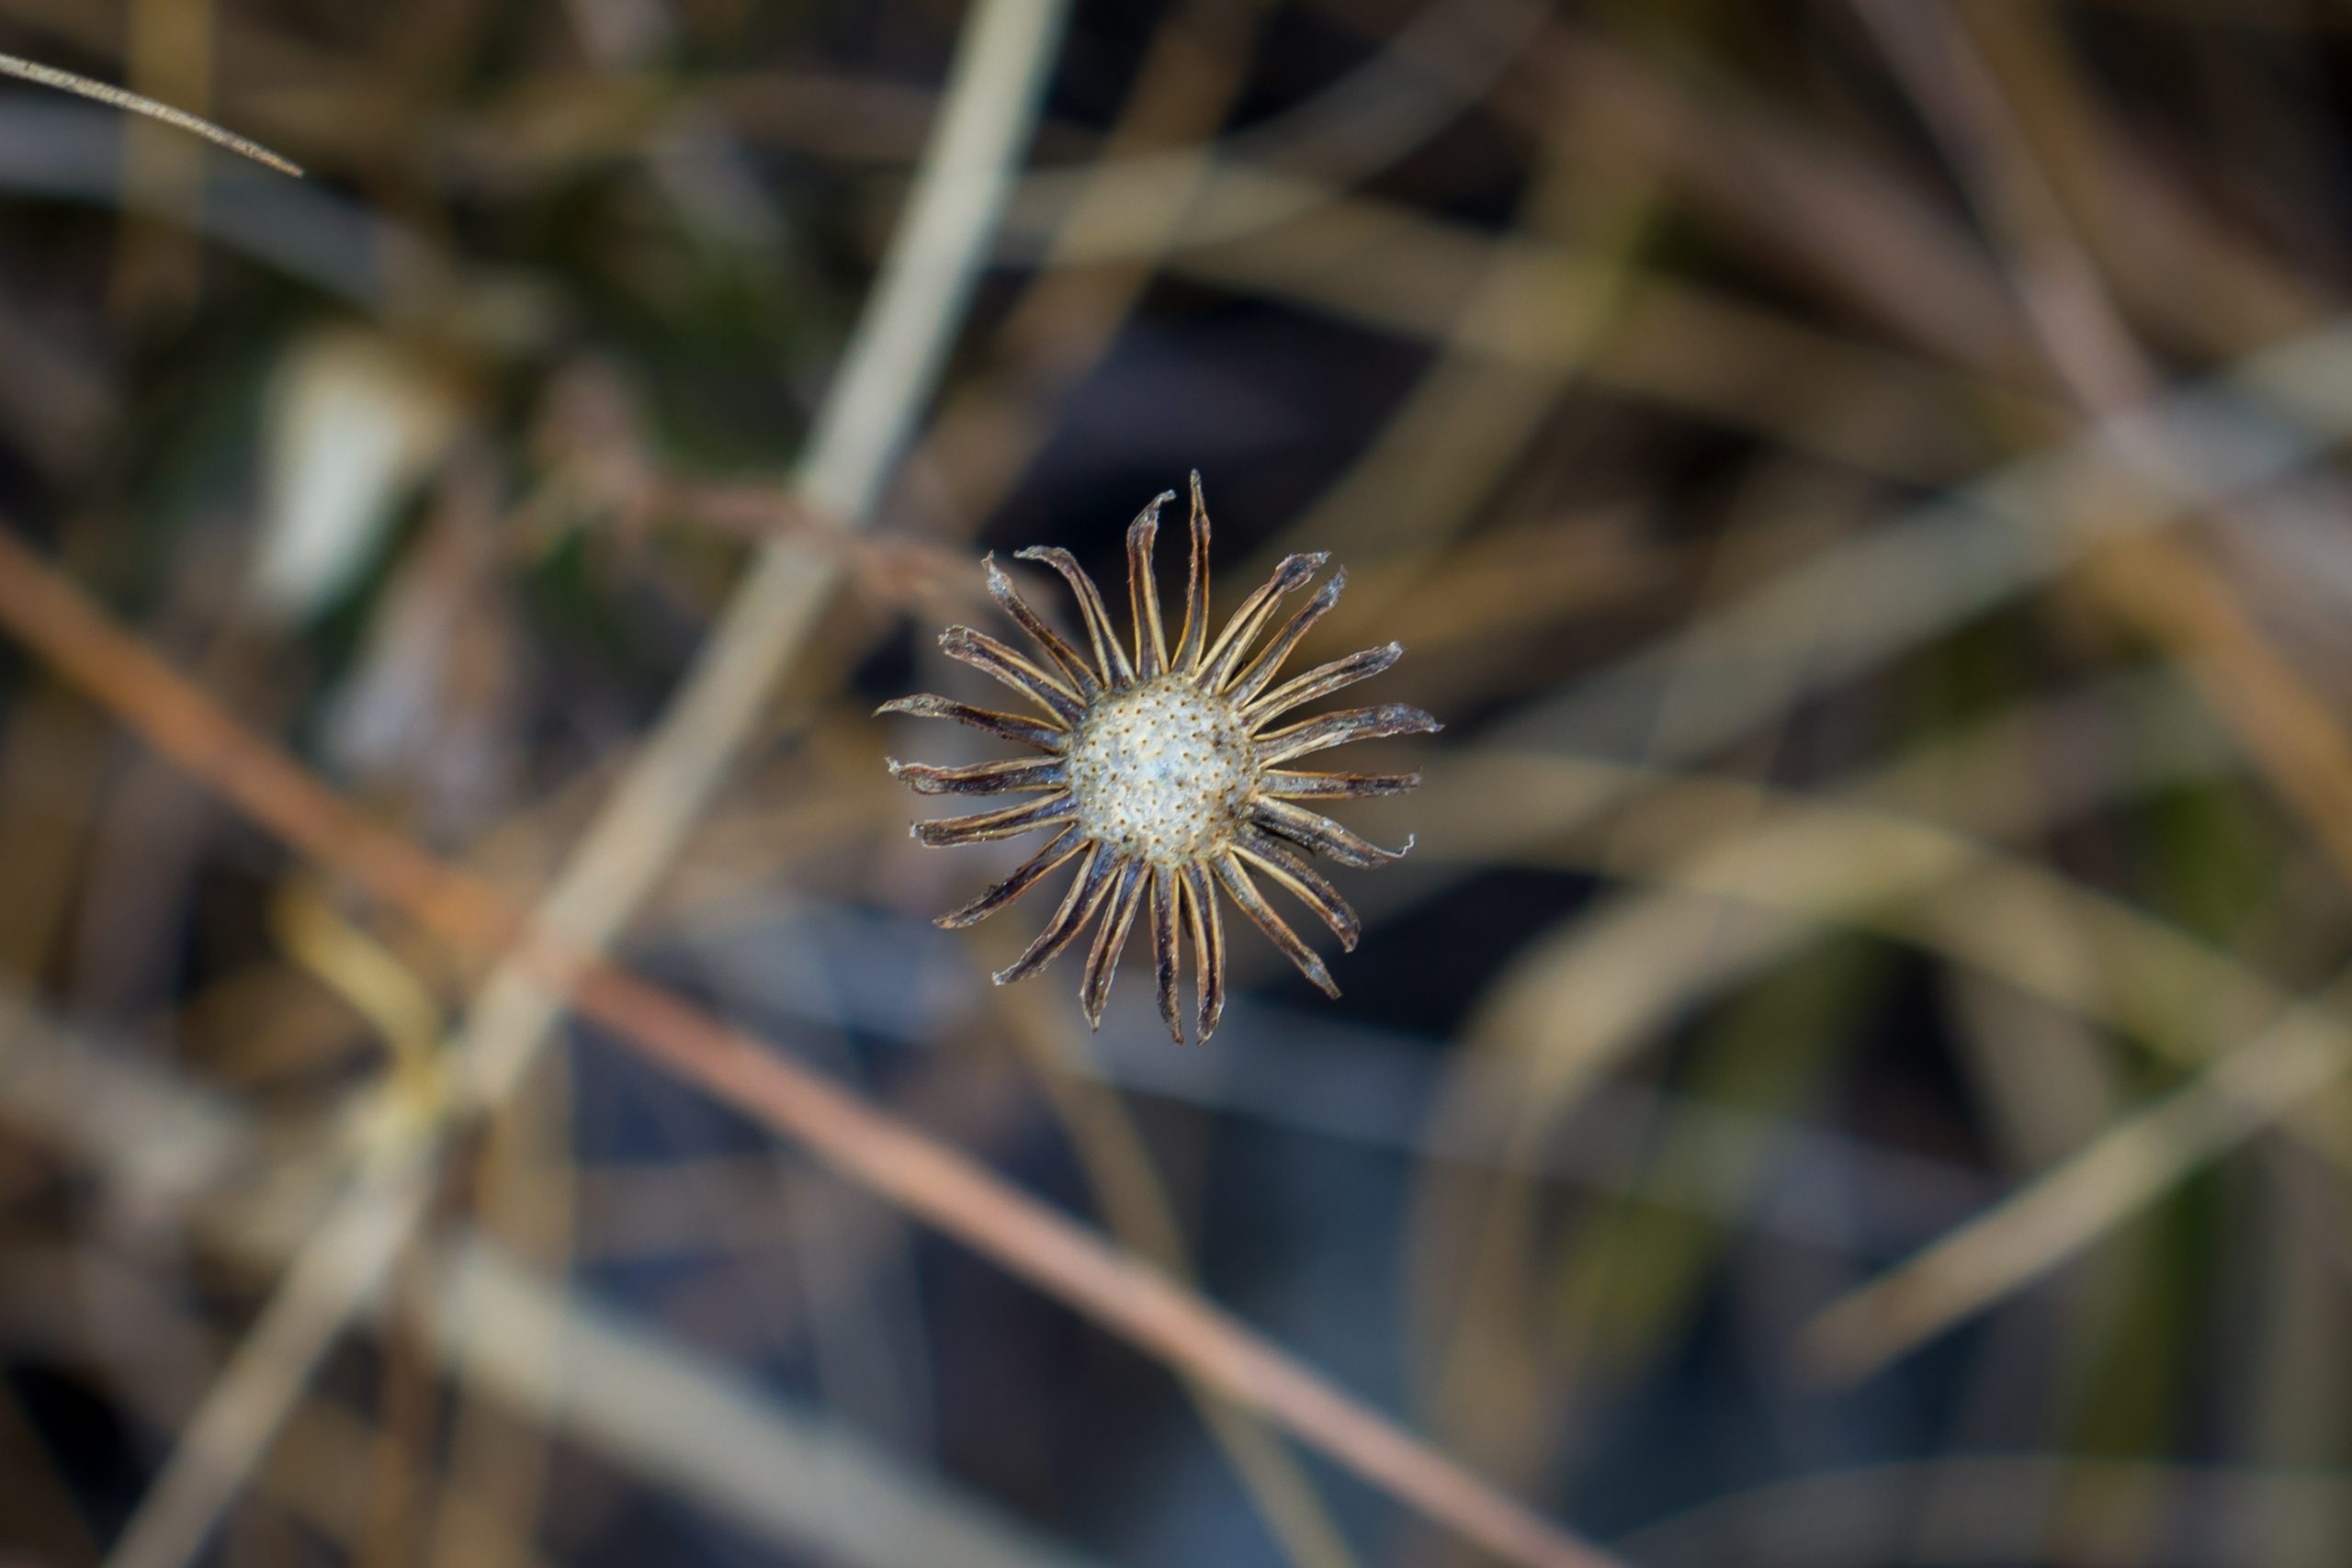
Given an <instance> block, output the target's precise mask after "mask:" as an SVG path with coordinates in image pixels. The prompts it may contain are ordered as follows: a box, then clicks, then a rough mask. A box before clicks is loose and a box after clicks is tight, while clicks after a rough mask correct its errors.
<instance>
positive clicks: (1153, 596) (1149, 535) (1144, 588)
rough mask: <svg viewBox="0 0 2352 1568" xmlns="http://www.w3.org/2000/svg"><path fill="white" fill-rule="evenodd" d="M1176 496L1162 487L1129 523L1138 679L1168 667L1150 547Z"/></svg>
mask: <svg viewBox="0 0 2352 1568" xmlns="http://www.w3.org/2000/svg"><path fill="white" fill-rule="evenodd" d="M1175 499H1176V492H1175V491H1172V490H1167V491H1160V492H1159V494H1158V495H1155V496H1153V497H1152V498H1151V504H1150V505H1149V506H1147V507H1145V508H1144V509H1143V511H1141V512H1140V513H1136V520H1135V521H1134V522H1132V523H1130V524H1128V525H1127V609H1128V613H1129V614H1130V615H1133V616H1134V617H1135V623H1136V680H1138V681H1148V680H1150V679H1152V678H1153V677H1154V676H1156V675H1159V673H1160V672H1161V671H1165V670H1166V669H1167V668H1168V633H1167V630H1166V628H1164V627H1163V626H1161V625H1160V624H1159V581H1158V580H1157V578H1156V577H1155V576H1154V575H1153V573H1152V568H1151V547H1152V544H1153V541H1155V540H1156V539H1158V538H1159V509H1160V508H1161V507H1163V506H1165V505H1167V504H1168V503H1169V502H1171V501H1173V500H1175Z"/></svg>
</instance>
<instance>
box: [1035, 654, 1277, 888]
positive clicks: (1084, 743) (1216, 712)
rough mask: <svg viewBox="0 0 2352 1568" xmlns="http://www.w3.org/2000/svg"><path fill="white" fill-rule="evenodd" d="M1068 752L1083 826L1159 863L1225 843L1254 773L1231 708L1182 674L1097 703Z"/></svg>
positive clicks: (1110, 842) (1073, 793) (1245, 740)
mask: <svg viewBox="0 0 2352 1568" xmlns="http://www.w3.org/2000/svg"><path fill="white" fill-rule="evenodd" d="M1068 755H1069V787H1070V795H1071V796H1072V798H1073V799H1074V800H1075V801H1076V803H1077V806H1078V830H1079V831H1080V833H1081V834H1083V835H1085V836H1086V837H1088V838H1091V839H1096V840H1101V841H1102V842H1103V843H1104V844H1106V845H1109V846H1111V847H1112V848H1114V850H1117V851H1118V852H1121V853H1123V854H1126V855H1133V856H1138V857H1140V858H1142V859H1144V860H1148V861H1153V862H1156V863H1161V864H1166V863H1171V862H1175V861H1182V860H1190V859H1193V858H1194V857H1195V856H1197V855H1199V854H1200V853H1202V852H1204V851H1205V850H1207V849H1209V848H1210V847H1211V846H1213V845H1214V844H1216V843H1217V842H1218V841H1220V840H1222V839H1223V838H1224V837H1225V836H1226V834H1227V832H1229V831H1230V830H1231V828H1232V824H1233V817H1234V813H1235V811H1236V810H1238V808H1239V807H1240V805H1241V802H1242V799H1243V797H1244V796H1245V795H1248V793H1249V790H1250V785H1251V784H1254V783H1255V782H1256V780H1257V774H1258V765H1257V762H1256V760H1255V755H1254V750H1253V748H1252V747H1251V745H1250V737H1249V734H1248V732H1247V731H1246V730H1244V729H1243V728H1242V727H1241V722H1240V720H1239V719H1238V718H1237V717H1236V716H1235V715H1234V712H1233V705H1231V704H1230V703H1227V701H1225V699H1223V698H1222V697H1217V696H1213V695H1211V694H1208V693H1206V692H1204V691H1202V690H1201V689H1200V688H1199V687H1198V686H1195V685H1193V683H1192V682H1190V681H1187V680H1185V679H1184V678H1183V677H1182V676H1178V675H1165V676H1161V677H1160V678H1159V679H1158V680H1156V681H1148V682H1145V683H1144V684H1142V685H1140V686H1135V687H1131V688H1130V689H1128V690H1126V691H1124V692H1114V693H1109V694H1105V695H1103V696H1102V697H1100V698H1098V699H1096V701H1095V703H1094V705H1093V706H1092V707H1091V708H1090V709H1089V710H1088V711H1087V713H1086V715H1085V716H1083V717H1081V718H1080V720H1079V723H1078V733H1077V736H1076V738H1075V739H1073V740H1072V741H1071V743H1070V747H1069V753H1068Z"/></svg>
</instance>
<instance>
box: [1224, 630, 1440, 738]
mask: <svg viewBox="0 0 2352 1568" xmlns="http://www.w3.org/2000/svg"><path fill="white" fill-rule="evenodd" d="M1404 656H1405V645H1404V644H1403V643H1401V642H1392V643H1390V644H1388V645H1387V646H1386V647H1385V648H1367V649H1364V650H1363V652H1362V653H1351V654H1349V655H1348V656H1347V657H1346V658H1345V659H1334V660H1331V662H1330V663H1329V664H1318V665H1317V666H1316V667H1315V668H1314V669H1312V670H1309V671H1307V672H1306V674H1304V675H1301V676H1299V677H1297V678H1296V679H1295V680H1291V681H1285V682H1283V683H1282V684H1281V685H1279V686H1277V687H1275V688H1274V689H1273V690H1272V691H1271V692H1269V693H1267V694H1265V695H1264V696H1262V697H1260V698H1259V699H1258V700H1257V701H1255V702H1252V703H1247V704H1244V705H1243V706H1242V709H1241V720H1242V722H1243V723H1244V724H1247V725H1250V727H1251V728H1255V727H1257V726H1259V725H1261V724H1263V723H1265V722H1266V720H1268V719H1270V718H1272V717H1273V716H1275V715H1277V714H1283V713H1288V712H1289V711H1290V710H1291V709H1293V708H1295V707H1298V706H1300V705H1304V704H1306V703H1311V702H1313V701H1315V699H1316V698H1317V697H1328V696H1329V695H1330V694H1332V693H1334V692H1336V691H1340V690H1341V689H1342V688H1344V687H1348V686H1352V685H1354V684H1355V683H1356V682H1358V681H1368V680H1370V679H1371V678H1372V677H1373V676H1374V675H1377V674H1379V673H1380V672H1381V671H1384V670H1385V669H1387V668H1388V667H1389V666H1390V665H1392V664H1395V663H1396V662H1397V660H1399V659H1402V658H1403V657H1404Z"/></svg>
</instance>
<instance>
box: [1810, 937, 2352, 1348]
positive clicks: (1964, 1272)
mask: <svg viewBox="0 0 2352 1568" xmlns="http://www.w3.org/2000/svg"><path fill="white" fill-rule="evenodd" d="M2324 1005H2325V1006H2327V1007H2329V1008H2332V1009H2336V1010H2341V1009H2343V1008H2344V1007H2346V1006H2347V1005H2352V982H2346V981H2339V982H2338V983H2337V984H2336V985H2335V986H2334V987H2331V988H2330V989H2329V991H2328V993H2327V995H2326V997H2325V998H2324ZM2347 1072H2352V1049H2347V1048H2346V1040H2345V1037H2344V1033H2343V1031H2342V1029H2341V1028H2340V1027H2336V1028H2331V1027H2329V1026H2328V1023H2327V1022H2326V1021H2323V1020H2322V1019H2319V1018H2316V1017H2314V1016H2312V1014H2310V1013H2300V1014H2298V1015H2297V1016H2294V1017H2292V1018H2290V1019H2288V1020H2287V1021H2284V1022H2282V1023H2280V1024H2279V1025H2278V1027H2276V1028H2274V1029H2272V1030H2269V1031H2267V1032H2265V1033H2264V1034H2263V1035H2261V1036H2260V1037H2259V1038H2258V1039H2256V1040H2255V1041H2253V1042H2251V1043H2248V1044H2246V1045H2245V1046H2244V1047H2242V1048H2240V1049H2238V1050H2236V1051H2233V1052H2231V1053H2230V1054H2229V1055H2225V1056H2223V1057H2222V1059H2221V1060H2220V1061H2218V1062H2216V1063H2215V1064H2214V1065H2213V1066H2211V1067H2209V1068H2207V1069H2206V1070H2205V1071H2204V1072H2202V1073H2200V1074H2199V1075H2198V1076H2197V1077H2194V1078H2192V1079H2190V1080H2189V1082H2188V1083H2187V1084H2186V1085H2184V1086H2182V1087H2181V1088H2179V1089H2175V1090H2174V1091H2172V1092H2171V1093H2170V1094H2167V1095H2165V1097H2164V1098H2163V1099H2161V1100H2157V1101H2156V1102H2155V1104H2154V1105H2152V1106H2150V1107H2148V1108H2147V1109H2145V1110H2143V1111H2135V1112H2133V1113H2131V1115H2129V1116H2126V1117H2124V1118H2122V1119H2120V1120H2119V1121H2118V1122H2115V1123H2114V1124H2112V1125H2111V1126H2109V1128H2108V1129H2107V1130H2106V1131H2105V1132H2103V1133H2101V1134H2099V1135H2098V1137H2097V1138H2095V1139H2093V1140H2092V1141H2091V1142H2090V1143H2089V1144H2087V1145H2085V1146H2084V1147H2083V1148H2082V1149H2080V1150H2079V1151H2077V1152H2076V1153H2075V1154H2074V1155H2073V1156H2069V1157H2068V1158H2067V1159H2066V1160H2065V1161H2064V1163H2063V1164H2061V1165H2058V1166H2056V1167H2054V1168H2052V1169H2050V1170H2048V1171H2045V1172H2043V1173H2042V1174H2041V1175H2040V1176H2038V1177H2036V1178H2035V1179H2033V1180H2032V1181H2031V1182H2030V1184H2029V1185H2027V1186H2026V1187H2025V1188H2024V1189H2023V1190H2020V1191H2018V1192H2017V1193H2015V1194H2014V1195H2012V1196H2010V1197H2009V1198H2007V1199H2005V1200H2003V1201H2001V1202H2000V1203H1998V1204H1996V1206H1995V1207H1993V1208H1991V1209H1989V1210H1987V1211H1985V1213H1982V1214H1980V1215H1978V1216H1977V1217H1976V1218H1974V1219H1973V1220H1971V1221H1969V1222H1968V1224H1964V1225H1962V1226H1961V1227H1959V1228H1958V1229H1956V1230H1953V1231H1951V1232H1950V1233H1949V1234H1947V1235H1942V1236H1940V1237H1939V1238H1937V1240H1936V1241H1934V1242H1933V1243H1931V1244H1930V1245H1929V1246H1928V1247H1926V1248H1924V1249H1923V1250H1922V1251H1921V1252H1920V1253H1919V1254H1918V1255H1917V1257H1915V1258H1911V1259H1909V1260H1908V1261H1906V1262H1905V1263H1903V1264H1901V1265H1899V1266H1898V1267H1896V1268H1894V1269H1890V1270H1888V1271H1887V1272H1886V1273H1884V1274H1883V1275H1881V1276H1879V1277H1878V1278H1877V1279H1874V1280H1871V1281H1870V1282H1869V1283H1868V1284H1866V1285H1864V1286H1862V1287H1861V1288H1860V1289H1859V1290H1856V1291H1854V1292H1851V1293H1849V1294H1848V1295H1846V1296H1843V1297H1841V1298H1839V1299H1838V1301H1837V1302H1836V1303H1832V1304H1831V1305H1830V1306H1828V1307H1826V1308H1825V1309H1823V1311H1822V1312H1821V1313H1820V1314H1818V1315H1817V1316H1815V1318H1814V1319H1813V1321H1812V1322H1811V1323H1809V1324H1808V1325H1806V1326H1805V1330H1804V1335H1803V1337H1801V1338H1800V1339H1799V1341H1798V1343H1797V1355H1798V1357H1799V1359H1800V1361H1801V1362H1802V1364H1803V1365H1804V1367H1805V1368H1806V1370H1807V1371H1811V1372H1812V1373H1814V1374H1815V1376H1817V1377H1819V1378H1821V1379H1823V1380H1824V1381H1826V1382H1841V1383H1842V1382H1852V1381H1854V1380H1856V1379H1858V1378H1862V1377H1866V1376H1868V1375H1869V1374H1870V1373H1871V1372H1872V1371H1876V1370H1878V1369H1879V1368H1880V1367H1882V1366H1884V1365H1885V1364H1886V1363H1887V1362H1888V1361H1891V1360H1893V1359H1894V1358H1896V1357H1898V1356H1901V1355H1904V1354H1905V1353H1906V1352H1908V1351H1910V1350H1912V1349H1915V1348H1917V1347H1918V1346H1919V1345H1921V1344H1923V1343H1924V1342H1926V1341H1927V1340H1928V1339H1931V1338H1933V1337H1936V1336H1937V1335H1939V1334H1941V1333H1942V1332H1944V1331H1945V1330H1946V1329H1949V1328H1951V1326H1952V1325H1955V1324H1957V1323H1959V1322H1960V1321H1961V1320H1962V1319H1963V1318H1965V1317H1968V1316H1969V1315H1971V1314H1974V1313H1978V1312H1981V1311H1983V1310H1984V1309H1985V1308H1986V1307H1987V1306H1990V1305H1991V1304H1992V1303H1995V1302H1997V1301H1999V1300H2000V1299H2001V1298H2002V1297H2004V1296H2006V1295H2007V1294H2009V1293H2010V1292H2013V1291H2017V1290H2019V1289H2021V1288H2022V1287H2024V1286H2025V1285H2027V1284H2028V1283H2030V1282H2031V1281H2032V1280H2035V1279H2038V1278H2039V1277H2041V1275H2043V1274H2046V1273H2048V1272H2049V1271H2050V1270H2052V1269H2055V1268H2057V1267H2058V1266H2059V1265H2060V1264H2062V1263H2064V1262H2065V1261H2066V1260H2067V1259H2068V1258H2072V1257H2074V1256H2075V1254H2077V1253H2079V1252H2081V1251H2082V1250H2083V1249H2084V1248H2085V1247H2088V1246H2090V1244H2091V1243H2093V1242H2094V1241H2096V1240H2098V1238H2099V1237H2100V1236H2101V1235H2105V1234H2107V1233H2108V1232H2109V1231H2110V1230H2112V1229H2113V1228H2114V1227H2115V1226H2116V1225H2118V1224H2120V1223H2121V1222H2122V1221H2123V1220H2125V1219H2127V1218H2129V1217H2130V1216H2131V1215H2132V1214H2133V1213H2138V1212H2139V1211H2140V1210H2142V1209H2143V1208H2145V1207H2146V1206H2147V1205H2148V1204H2149V1203H2152V1202H2154V1201H2155V1200H2156V1199H2157V1198H2159V1197H2161V1196H2163V1195H2164V1194H2165V1193H2166V1192H2168V1191H2170V1190H2172V1189H2173V1188H2174V1187H2175V1186H2177V1184H2178V1183H2179V1182H2180V1181H2181V1180H2182V1179H2184V1178H2186V1177H2188V1175H2190V1174H2191V1173H2192V1172H2194V1171H2195V1170H2197V1169H2198V1168H2199V1167H2201V1166H2202V1165H2204V1164H2205V1163H2206V1162H2207V1161H2209V1160H2211V1159H2213V1158H2215V1157H2217V1156H2220V1155H2222V1154H2224V1153H2226V1152H2228V1151H2229V1150H2230V1149H2233V1148H2234V1147H2236V1146H2237V1145H2240V1144H2241V1143H2243V1142H2244V1141H2245V1139H2247V1138H2249V1137H2251V1136H2253V1135H2254V1134H2256V1133H2258V1132H2260V1131H2262V1130H2263V1129H2264V1128H2266V1127H2267V1126H2270V1125H2271V1124H2273V1123H2275V1122H2280V1121H2283V1120H2285V1119H2286V1118H2287V1117H2288V1116H2290V1114H2292V1113H2293V1112H2294V1111H2297V1110H2299V1109H2302V1108H2306V1107H2308V1106H2309V1105H2310V1104H2311V1102H2312V1097H2313V1096H2314V1095H2315V1094H2317V1093H2318V1091H2319V1090H2321V1089H2324V1088H2326V1087H2327V1086H2328V1085H2329V1084H2331V1083H2334V1082H2335V1081H2337V1080H2338V1079H2340V1078H2342V1077H2344V1076H2345V1075H2346V1073H2347Z"/></svg>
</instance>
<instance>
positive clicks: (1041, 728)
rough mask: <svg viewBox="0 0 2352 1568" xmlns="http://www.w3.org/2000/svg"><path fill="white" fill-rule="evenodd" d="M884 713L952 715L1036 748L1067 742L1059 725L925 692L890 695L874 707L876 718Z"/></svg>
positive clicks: (1056, 747) (958, 720)
mask: <svg viewBox="0 0 2352 1568" xmlns="http://www.w3.org/2000/svg"><path fill="white" fill-rule="evenodd" d="M886 713H903V714H910V715H912V716H914V717H916V718H952V719H954V720H955V721H956V723H958V724H968V725H970V726H971V727H972V728H974V729H985V730H987V731H988V732H989V734H990V735H1001V736H1002V737H1004V739H1007V740H1012V741H1016V742H1018V743H1019V744H1021V745H1023V746H1035V748H1037V750H1040V751H1059V750H1061V749H1062V748H1063V747H1064V746H1066V745H1068V744H1069V730H1068V729H1065V728H1062V727H1061V726H1060V725H1059V724H1055V723H1042V724H1041V723H1039V722H1038V721H1037V720H1035V719H1034V718H1023V717H1022V716H1020V715H1019V714H1012V713H998V712H997V711H996V710H995V709H993V708H976V707H974V706H972V705H970V704H969V703H959V702H957V701H956V700H955V699H954V698H952V697H937V696H933V695H932V694H930V693H928V692H926V693H923V694H922V695H920V696H912V697H893V698H891V699H890V700H889V701H888V702H887V703H884V704H883V705H881V706H880V707H878V708H876V709H875V710H874V714H875V716H876V717H877V718H878V717H880V716H882V715H884V714H886Z"/></svg>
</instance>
